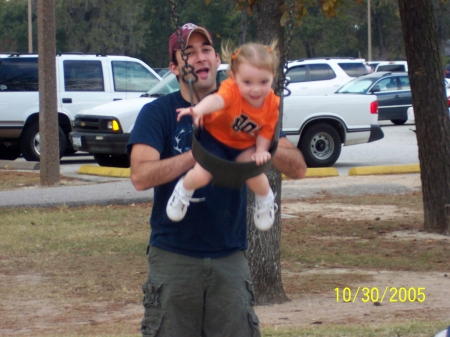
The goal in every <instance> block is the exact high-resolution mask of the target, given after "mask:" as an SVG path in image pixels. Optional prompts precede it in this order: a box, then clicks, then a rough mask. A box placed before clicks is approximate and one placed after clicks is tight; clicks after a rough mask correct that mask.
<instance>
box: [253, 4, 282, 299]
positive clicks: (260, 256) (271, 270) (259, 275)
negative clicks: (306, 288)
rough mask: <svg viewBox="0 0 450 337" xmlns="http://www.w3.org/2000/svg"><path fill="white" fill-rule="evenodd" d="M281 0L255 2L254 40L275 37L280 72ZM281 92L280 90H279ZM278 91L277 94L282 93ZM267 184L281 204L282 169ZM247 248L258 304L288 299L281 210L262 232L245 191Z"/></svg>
mask: <svg viewBox="0 0 450 337" xmlns="http://www.w3.org/2000/svg"><path fill="white" fill-rule="evenodd" d="M283 4H284V0H276V1H274V0H259V1H258V2H257V4H256V14H255V23H256V40H257V41H259V42H261V43H264V44H268V45H269V44H270V43H271V42H272V41H273V40H277V41H278V49H279V50H280V56H281V57H280V67H279V73H282V71H283V68H284V64H285V62H286V60H285V58H284V55H285V50H286V46H285V36H284V33H285V32H284V28H283V27H282V26H281V24H280V22H281V17H282V16H283V12H282V6H283ZM281 92H282V91H281ZM281 92H278V94H281ZM267 176H268V178H269V182H270V186H271V188H272V190H273V191H274V193H276V202H277V204H278V205H281V173H280V172H279V171H277V170H276V169H275V168H273V167H272V168H271V169H270V171H269V172H268V174H267ZM247 205H248V206H247V207H248V210H247V223H248V224H249V226H248V250H247V256H248V260H249V265H250V271H251V274H252V279H253V283H254V286H255V296H256V303H257V304H271V303H283V302H286V301H287V300H288V298H287V296H286V293H285V291H284V288H283V282H282V279H281V261H280V241H281V212H277V214H276V219H275V223H274V226H273V228H272V229H271V230H270V231H266V232H261V231H259V230H257V229H256V227H255V225H254V223H253V217H252V214H253V212H252V211H251V210H252V209H253V208H254V207H255V195H254V193H252V192H249V193H248V202H247Z"/></svg>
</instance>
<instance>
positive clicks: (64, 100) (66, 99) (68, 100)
mask: <svg viewBox="0 0 450 337" xmlns="http://www.w3.org/2000/svg"><path fill="white" fill-rule="evenodd" d="M62 102H63V103H72V98H63V99H62Z"/></svg>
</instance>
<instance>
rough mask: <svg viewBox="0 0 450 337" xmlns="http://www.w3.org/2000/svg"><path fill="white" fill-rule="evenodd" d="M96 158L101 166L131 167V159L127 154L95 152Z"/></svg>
mask: <svg viewBox="0 0 450 337" xmlns="http://www.w3.org/2000/svg"><path fill="white" fill-rule="evenodd" d="M94 158H95V160H96V161H97V164H99V165H100V166H109V167H124V168H128V167H130V160H129V158H128V156H127V155H126V154H105V153H95V154H94Z"/></svg>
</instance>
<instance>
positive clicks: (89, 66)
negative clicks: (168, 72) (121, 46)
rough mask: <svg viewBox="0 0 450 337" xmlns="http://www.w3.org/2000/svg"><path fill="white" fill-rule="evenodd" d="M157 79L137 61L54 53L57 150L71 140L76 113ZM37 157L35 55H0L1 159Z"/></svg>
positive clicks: (130, 95) (128, 94) (65, 149)
mask: <svg viewBox="0 0 450 337" xmlns="http://www.w3.org/2000/svg"><path fill="white" fill-rule="evenodd" d="M160 81H161V77H160V76H159V75H158V74H157V73H156V72H155V71H154V70H153V69H152V68H150V67H149V66H148V65H147V64H145V63H144V62H142V61H141V60H138V59H135V58H131V57H127V56H112V55H88V54H75V53H73V54H59V55H57V56H56V82H57V83H56V85H57V110H58V123H59V152H60V156H61V157H62V156H63V155H64V154H65V153H66V152H71V151H73V149H72V146H71V145H72V144H71V143H70V141H69V133H70V132H71V131H72V122H73V118H74V116H75V114H76V113H77V112H78V111H80V110H82V109H88V108H92V107H95V106H97V105H100V104H104V103H107V102H112V101H117V100H122V99H127V98H134V97H139V96H140V95H141V94H143V93H145V92H147V91H148V90H149V89H151V88H152V87H153V86H154V85H155V84H157V83H159V82H160ZM21 153H22V155H23V157H24V158H25V159H26V160H31V161H39V158H40V137H39V91H38V55H36V54H18V53H12V54H0V159H10V160H14V159H16V158H17V157H18V156H19V155H20V154H21Z"/></svg>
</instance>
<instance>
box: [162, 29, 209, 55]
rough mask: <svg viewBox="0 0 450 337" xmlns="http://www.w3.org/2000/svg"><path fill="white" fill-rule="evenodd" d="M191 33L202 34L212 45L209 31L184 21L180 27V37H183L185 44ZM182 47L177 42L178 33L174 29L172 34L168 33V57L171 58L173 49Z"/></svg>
mask: <svg viewBox="0 0 450 337" xmlns="http://www.w3.org/2000/svg"><path fill="white" fill-rule="evenodd" d="M192 33H200V34H203V35H204V36H205V37H206V39H207V40H208V42H209V43H210V44H211V46H213V45H214V42H213V39H212V35H211V33H210V32H208V31H207V30H206V29H205V28H203V27H200V26H197V25H195V24H193V23H186V24H185V25H184V26H183V27H181V38H182V39H183V42H182V43H184V44H185V45H186V44H187V43H188V41H189V38H190V37H191V34H192ZM181 49H183V46H180V43H179V42H178V34H177V32H176V31H175V33H173V34H172V35H170V39H169V57H170V59H171V60H172V55H173V51H174V50H181Z"/></svg>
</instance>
